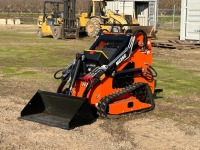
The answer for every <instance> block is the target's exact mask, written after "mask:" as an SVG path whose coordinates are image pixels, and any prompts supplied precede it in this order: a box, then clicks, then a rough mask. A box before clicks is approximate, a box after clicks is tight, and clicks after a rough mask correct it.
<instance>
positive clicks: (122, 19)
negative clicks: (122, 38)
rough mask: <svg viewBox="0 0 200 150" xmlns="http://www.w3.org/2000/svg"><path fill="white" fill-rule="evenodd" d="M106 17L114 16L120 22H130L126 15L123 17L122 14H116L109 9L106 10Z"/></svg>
mask: <svg viewBox="0 0 200 150" xmlns="http://www.w3.org/2000/svg"><path fill="white" fill-rule="evenodd" d="M106 17H108V18H112V19H114V20H116V21H117V22H119V23H120V24H122V25H123V24H128V22H127V21H126V19H125V18H124V17H122V16H121V15H119V14H116V13H114V12H113V11H111V10H107V11H106Z"/></svg>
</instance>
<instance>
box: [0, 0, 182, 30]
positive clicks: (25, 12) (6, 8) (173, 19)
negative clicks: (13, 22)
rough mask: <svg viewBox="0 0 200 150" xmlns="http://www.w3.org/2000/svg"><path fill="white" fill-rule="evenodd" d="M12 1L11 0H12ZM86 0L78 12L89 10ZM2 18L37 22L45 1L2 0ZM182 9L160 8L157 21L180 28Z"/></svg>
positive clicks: (170, 26)
mask: <svg viewBox="0 0 200 150" xmlns="http://www.w3.org/2000/svg"><path fill="white" fill-rule="evenodd" d="M10 1H11V0H10ZM84 1H86V0H79V1H78V2H79V3H78V4H77V8H80V9H77V10H78V12H77V13H80V11H83V10H84V11H87V10H86V9H85V7H86V6H85V5H84V4H86V3H83V2H84ZM0 5H1V7H0V19H20V21H21V24H36V22H37V18H38V16H39V15H41V14H42V12H43V3H42V1H41V0H33V1H30V0H29V3H27V0H16V1H15V2H13V3H11V2H9V0H8V1H2V0H0ZM180 16H181V10H180V9H176V8H175V6H174V8H173V9H158V17H157V23H158V28H160V29H178V30H179V29H180Z"/></svg>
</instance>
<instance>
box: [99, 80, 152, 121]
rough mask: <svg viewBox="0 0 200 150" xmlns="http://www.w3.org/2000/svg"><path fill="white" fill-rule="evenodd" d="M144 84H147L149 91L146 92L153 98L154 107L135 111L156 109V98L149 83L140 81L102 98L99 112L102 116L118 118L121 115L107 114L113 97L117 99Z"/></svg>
mask: <svg viewBox="0 0 200 150" xmlns="http://www.w3.org/2000/svg"><path fill="white" fill-rule="evenodd" d="M144 86H146V90H147V92H148V93H146V98H148V99H151V105H152V107H150V108H147V109H142V110H139V111H133V112H136V113H142V112H146V111H150V110H152V109H154V106H155V105H154V100H153V99H152V98H153V97H152V94H151V90H150V88H149V86H148V84H146V83H142V82H138V83H135V84H132V85H129V86H127V87H125V88H123V89H121V90H119V91H118V92H116V93H113V94H110V95H108V96H105V97H104V98H102V99H101V100H100V102H99V103H98V105H97V114H98V115H99V117H100V118H112V117H111V116H115V117H117V118H118V117H120V116H121V115H108V114H107V112H108V111H107V109H108V105H109V104H110V103H111V101H112V100H113V99H116V98H117V97H120V96H122V95H124V94H126V93H130V92H134V91H136V90H138V89H140V88H143V87H144ZM136 93H137V92H136ZM136 97H137V95H136Z"/></svg>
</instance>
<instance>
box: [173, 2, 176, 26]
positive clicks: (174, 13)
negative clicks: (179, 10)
mask: <svg viewBox="0 0 200 150" xmlns="http://www.w3.org/2000/svg"><path fill="white" fill-rule="evenodd" d="M175 10H176V6H175V5H174V9H173V22H172V29H174V22H175Z"/></svg>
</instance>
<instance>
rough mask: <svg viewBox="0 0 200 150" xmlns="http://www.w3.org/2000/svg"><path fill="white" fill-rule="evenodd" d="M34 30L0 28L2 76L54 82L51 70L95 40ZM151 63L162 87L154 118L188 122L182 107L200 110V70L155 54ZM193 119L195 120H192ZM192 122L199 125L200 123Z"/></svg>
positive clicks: (196, 113) (0, 71)
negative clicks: (51, 35) (39, 33)
mask: <svg viewBox="0 0 200 150" xmlns="http://www.w3.org/2000/svg"><path fill="white" fill-rule="evenodd" d="M35 31H36V27H32V26H31V27H26V26H23V27H14V28H12V29H9V28H5V29H3V30H0V45H1V47H0V61H1V63H0V77H1V78H3V79H9V80H11V79H12V78H13V77H14V78H17V79H18V80H23V79H24V78H26V79H27V78H28V79H31V80H33V81H34V80H35V81H38V80H43V81H47V80H48V81H49V82H50V81H52V82H54V81H53V80H54V79H53V78H52V75H53V74H54V72H55V71H56V70H57V69H60V68H63V67H65V66H66V65H67V64H68V63H69V62H71V61H72V60H73V59H74V58H75V54H76V53H78V52H82V51H83V50H84V49H88V48H89V47H90V45H91V44H92V43H93V41H94V39H90V38H83V39H79V40H54V39H53V38H49V37H47V38H42V39H40V38H38V37H37V36H36V34H35ZM176 32H177V31H171V32H170V33H169V31H167V32H165V31H160V32H158V33H159V34H160V33H161V34H163V35H164V36H165V37H167V36H168V35H170V36H172V35H176V34H177V33H176ZM166 53H167V51H166ZM180 53H181V51H180ZM163 57H165V56H163ZM167 57H170V56H167ZM153 66H154V67H155V69H156V70H157V72H158V74H159V76H158V78H157V79H158V82H157V85H158V86H157V87H158V88H163V89H164V92H163V93H160V94H159V96H160V97H162V98H158V99H156V106H157V107H156V108H157V109H156V110H155V111H154V113H153V114H154V115H155V116H157V117H161V118H170V119H173V120H175V121H177V122H183V123H188V122H190V118H189V117H187V116H188V115H186V113H187V111H186V112H184V111H183V110H184V108H185V107H187V106H190V107H191V108H193V109H191V110H190V112H192V113H193V115H196V116H198V114H199V111H198V110H200V105H199V99H198V97H200V90H199V83H200V76H199V75H198V72H199V70H192V69H183V68H180V67H179V66H178V65H177V64H176V63H174V62H170V61H169V60H167V59H162V58H160V57H157V56H156V54H155V56H154V62H153ZM56 82H57V81H56ZM41 83H42V82H41ZM46 83H48V82H46ZM58 83H59V81H58ZM41 85H42V84H41ZM45 87H46V86H45ZM45 87H44V88H45ZM47 87H48V86H47ZM42 88H43V87H42ZM46 89H47V88H46ZM195 98H196V100H195ZM174 113H176V117H174V116H173V114H174ZM184 115H185V116H184ZM183 116H184V117H183ZM184 119H185V121H184ZM192 121H193V122H195V120H192ZM194 124H197V125H198V126H200V123H194Z"/></svg>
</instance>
